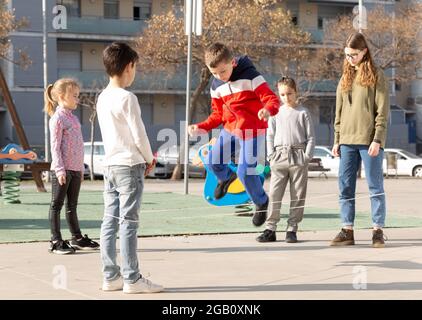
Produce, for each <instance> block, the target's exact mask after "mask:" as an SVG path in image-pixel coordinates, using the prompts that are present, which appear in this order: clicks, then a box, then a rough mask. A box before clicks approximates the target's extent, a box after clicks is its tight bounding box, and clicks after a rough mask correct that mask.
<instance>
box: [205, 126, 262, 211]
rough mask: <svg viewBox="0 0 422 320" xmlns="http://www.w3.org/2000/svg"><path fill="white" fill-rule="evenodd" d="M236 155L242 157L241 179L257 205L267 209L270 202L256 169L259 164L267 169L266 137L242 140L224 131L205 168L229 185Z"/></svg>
mask: <svg viewBox="0 0 422 320" xmlns="http://www.w3.org/2000/svg"><path fill="white" fill-rule="evenodd" d="M236 154H238V157H239V158H238V166H237V177H238V178H239V180H240V181H241V182H242V184H243V185H244V186H245V189H246V193H247V194H248V195H249V198H250V199H251V200H252V201H253V203H255V204H256V205H263V204H264V203H266V202H267V201H268V196H267V194H266V193H265V191H264V188H263V186H262V182H261V179H260V177H259V172H257V170H256V166H257V165H258V163H260V164H263V165H265V135H260V136H257V137H255V138H252V139H247V140H242V139H239V138H238V137H237V136H235V135H232V134H230V132H228V131H226V130H224V129H223V130H221V132H220V135H219V136H218V139H217V141H216V143H215V145H214V146H213V147H212V149H211V150H210V152H209V154H208V157H207V160H206V163H205V165H206V166H207V168H208V169H209V170H210V171H211V172H213V173H214V175H215V176H216V177H217V179H218V180H219V181H226V180H228V179H229V178H230V175H231V173H232V171H231V170H230V168H229V166H228V163H230V161H232V160H234V157H235V155H236ZM233 162H234V161H233Z"/></svg>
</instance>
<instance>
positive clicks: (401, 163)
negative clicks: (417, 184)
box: [384, 148, 422, 178]
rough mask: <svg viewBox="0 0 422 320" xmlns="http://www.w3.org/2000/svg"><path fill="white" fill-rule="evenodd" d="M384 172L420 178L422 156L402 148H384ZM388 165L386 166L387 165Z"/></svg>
mask: <svg viewBox="0 0 422 320" xmlns="http://www.w3.org/2000/svg"><path fill="white" fill-rule="evenodd" d="M384 155H385V159H384V174H387V173H388V175H395V174H396V173H397V175H398V176H413V177H417V178H422V158H421V157H418V156H417V155H416V154H414V153H411V152H409V151H406V150H403V149H393V148H385V149H384ZM387 165H388V167H387Z"/></svg>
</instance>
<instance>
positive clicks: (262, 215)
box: [252, 200, 268, 227]
mask: <svg viewBox="0 0 422 320" xmlns="http://www.w3.org/2000/svg"><path fill="white" fill-rule="evenodd" d="M267 209H268V200H267V202H265V203H264V204H263V205H260V206H259V205H256V206H255V213H254V214H253V217H252V223H253V224H254V226H256V227H259V226H262V225H263V224H264V222H265V220H267Z"/></svg>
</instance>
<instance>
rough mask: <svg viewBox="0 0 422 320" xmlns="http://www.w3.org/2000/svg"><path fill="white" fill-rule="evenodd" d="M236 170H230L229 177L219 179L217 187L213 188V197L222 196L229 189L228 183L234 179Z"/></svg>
mask: <svg viewBox="0 0 422 320" xmlns="http://www.w3.org/2000/svg"><path fill="white" fill-rule="evenodd" d="M236 178H237V175H236V172H232V174H231V176H230V178H229V179H228V180H226V181H219V182H218V184H217V187H216V188H215V190H214V199H215V200H218V199H221V198H222V197H224V196H225V195H226V193H227V190H228V189H229V186H230V184H231V183H232V182H233V181H234V180H236Z"/></svg>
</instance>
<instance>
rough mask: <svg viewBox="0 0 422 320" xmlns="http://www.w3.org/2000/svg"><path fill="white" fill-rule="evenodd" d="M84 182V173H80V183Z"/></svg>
mask: <svg viewBox="0 0 422 320" xmlns="http://www.w3.org/2000/svg"><path fill="white" fill-rule="evenodd" d="M82 181H84V172H83V171H81V182H82Z"/></svg>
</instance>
